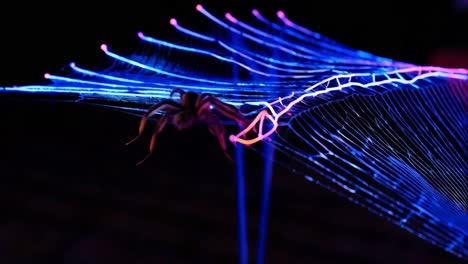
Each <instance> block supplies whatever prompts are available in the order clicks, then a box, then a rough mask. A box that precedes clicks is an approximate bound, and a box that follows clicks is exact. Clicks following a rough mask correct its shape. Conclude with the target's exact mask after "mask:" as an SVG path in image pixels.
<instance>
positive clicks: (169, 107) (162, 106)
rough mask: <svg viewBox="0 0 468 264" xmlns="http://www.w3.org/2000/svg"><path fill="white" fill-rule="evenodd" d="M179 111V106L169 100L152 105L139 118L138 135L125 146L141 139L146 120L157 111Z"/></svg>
mask: <svg viewBox="0 0 468 264" xmlns="http://www.w3.org/2000/svg"><path fill="white" fill-rule="evenodd" d="M180 109H181V106H180V105H179V104H177V103H175V102H173V101H171V100H163V101H161V102H160V103H157V104H155V105H153V106H152V107H150V108H149V109H148V111H147V112H146V113H145V114H144V115H143V117H142V118H141V121H140V127H139V129H138V135H137V136H136V137H135V138H134V139H132V140H130V141H129V142H127V143H126V144H125V145H130V144H132V143H133V142H134V141H135V140H137V139H139V138H140V137H141V135H142V134H143V131H144V130H145V127H146V123H147V122H148V119H149V118H150V117H152V116H153V115H155V114H156V112H157V111H160V110H163V111H168V112H174V111H177V110H180Z"/></svg>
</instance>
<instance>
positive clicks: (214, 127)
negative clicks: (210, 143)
mask: <svg viewBox="0 0 468 264" xmlns="http://www.w3.org/2000/svg"><path fill="white" fill-rule="evenodd" d="M204 119H205V121H206V122H207V124H208V130H209V131H210V133H211V134H212V135H213V136H215V137H217V138H218V142H219V145H220V146H221V149H222V150H223V152H224V155H225V156H226V158H228V159H229V160H230V161H233V159H232V157H231V155H229V153H228V151H227V146H226V140H225V139H224V134H225V130H224V126H223V125H222V124H221V123H220V122H219V120H218V119H217V118H214V117H208V118H204Z"/></svg>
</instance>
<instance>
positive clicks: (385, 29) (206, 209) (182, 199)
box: [0, 0, 468, 263]
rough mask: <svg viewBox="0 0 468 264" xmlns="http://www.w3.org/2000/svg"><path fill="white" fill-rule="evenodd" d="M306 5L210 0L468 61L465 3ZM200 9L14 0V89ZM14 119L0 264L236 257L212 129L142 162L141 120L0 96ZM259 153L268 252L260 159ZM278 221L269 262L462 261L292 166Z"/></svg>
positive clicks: (395, 53) (4, 26) (252, 196)
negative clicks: (138, 164)
mask: <svg viewBox="0 0 468 264" xmlns="http://www.w3.org/2000/svg"><path fill="white" fill-rule="evenodd" d="M305 2H306V1H222V2H221V1H201V3H203V4H204V6H205V8H207V9H208V10H209V11H212V12H213V13H217V14H223V12H225V11H230V12H231V13H232V14H233V15H237V17H240V18H243V17H247V18H248V17H249V12H250V10H251V8H258V9H259V10H260V11H261V12H262V14H264V15H266V16H268V17H271V18H273V17H274V14H275V12H276V11H277V10H278V9H282V10H284V11H285V13H286V15H287V16H288V17H289V18H290V19H292V20H293V21H295V22H297V23H299V24H301V25H303V26H306V27H308V28H310V29H312V30H315V31H317V32H319V33H321V34H323V35H326V36H328V37H331V38H334V39H335V40H338V41H340V42H342V43H345V44H348V45H351V46H353V47H356V48H359V49H362V50H366V51H369V52H372V53H374V54H377V55H381V56H385V57H390V58H394V59H397V60H402V61H407V62H412V63H416V64H431V63H436V64H438V65H441V66H453V67H461V66H465V67H468V66H467V61H466V48H467V47H468V42H467V35H468V34H466V32H467V26H466V25H468V21H467V12H466V8H465V9H463V8H462V6H459V7H458V8H457V7H456V6H455V2H450V1H438V2H437V1H435V3H427V2H425V3H424V5H422V4H423V2H421V3H419V4H418V3H417V2H411V3H409V1H374V2H373V3H370V4H368V3H367V4H365V3H360V2H353V1H344V3H341V2H338V1H322V2H320V3H319V4H314V2H318V1H311V3H307V5H308V6H306V4H305ZM196 3H198V2H194V1H181V0H177V1H169V2H156V1H155V4H150V3H138V2H136V1H135V2H133V1H132V2H126V3H122V4H118V3H109V4H107V5H104V6H98V5H97V4H96V3H93V4H88V3H84V2H78V1H75V2H71V1H70V2H63V3H59V4H51V3H45V2H41V3H40V4H38V5H37V6H34V5H31V4H29V3H21V2H15V3H14V4H13V5H12V6H9V7H2V9H1V12H2V16H0V23H1V26H0V29H1V31H2V32H1V39H2V42H1V43H2V44H1V45H2V49H1V50H0V56H1V57H0V59H1V65H2V72H1V73H0V86H9V85H22V84H35V83H40V82H42V76H43V74H44V73H45V72H51V73H53V72H55V71H57V70H59V69H60V68H61V67H63V66H65V65H67V64H68V63H69V62H70V61H75V62H77V63H79V65H82V66H88V67H90V68H93V67H94V66H95V65H96V66H97V65H99V64H100V63H101V62H102V61H103V60H104V55H103V54H102V52H101V51H100V50H99V45H100V44H102V43H106V44H109V45H110V46H111V47H118V48H122V49H128V50H131V49H132V48H133V47H134V46H135V45H136V44H137V43H138V41H137V37H136V33H137V32H138V31H143V32H145V33H147V34H150V35H154V36H156V37H161V38H164V37H170V34H171V32H173V31H172V28H171V27H170V26H169V24H168V21H169V19H170V18H172V17H175V18H177V19H178V20H179V22H180V23H182V22H184V21H187V22H186V23H185V24H189V23H193V25H195V26H199V25H200V26H201V25H202V24H203V23H205V22H202V21H201V19H200V18H201V17H202V16H201V15H199V14H197V12H196V11H195V4H196ZM220 3H223V4H220ZM441 54H442V55H441ZM443 54H452V55H450V56H445V55H443ZM453 54H455V55H453ZM463 56H465V57H463ZM0 116H1V121H2V126H1V128H2V129H1V131H0V140H1V143H0V175H1V177H0V188H1V190H0V196H1V197H0V210H1V211H0V212H1V217H0V263H236V261H237V240H236V239H237V233H236V211H235V202H236V201H235V167H234V165H233V164H232V163H229V162H228V161H226V160H225V159H224V156H223V155H222V153H221V151H220V149H219V147H218V145H217V142H216V140H215V139H213V138H212V137H210V136H209V135H208V133H207V132H206V130H205V129H204V128H203V127H197V128H195V129H193V130H191V131H189V132H176V131H174V130H171V129H168V130H167V131H166V132H165V133H163V134H162V135H161V137H160V140H159V143H158V146H157V152H156V154H155V155H154V157H153V158H152V159H151V160H150V161H148V162H147V163H145V164H144V165H143V166H141V167H135V166H134V164H135V162H137V161H138V160H139V159H140V158H142V157H143V156H144V155H145V152H146V144H147V141H141V142H138V143H136V144H135V145H133V146H130V147H127V148H125V147H124V146H123V144H124V143H125V142H126V141H127V140H128V139H130V138H131V137H132V136H134V135H135V133H136V129H137V125H138V117H133V116H130V115H126V114H123V113H119V112H115V111H112V110H109V109H105V108H101V107H93V106H87V105H81V104H71V103H58V102H40V101H32V100H30V98H26V97H18V96H15V97H12V96H6V95H2V94H0ZM246 154H247V164H246V166H247V172H246V173H247V178H248V185H247V190H248V193H249V194H248V202H249V221H250V226H249V231H250V233H249V236H250V238H251V248H250V251H251V253H255V252H254V249H255V247H254V246H253V241H255V236H256V224H257V222H258V221H257V218H258V213H257V212H258V210H259V208H258V207H259V206H258V204H259V202H258V201H259V193H260V184H259V182H260V177H261V175H262V171H261V164H262V163H261V162H262V161H261V159H259V157H258V156H257V155H256V154H255V153H252V151H249V150H247V153H246ZM270 217H271V220H270V223H269V234H268V238H269V240H268V252H267V261H266V263H344V262H351V261H355V262H356V263H460V262H461V260H460V259H457V258H455V257H453V256H452V255H450V254H448V253H446V252H444V251H443V250H441V249H439V248H436V247H433V246H431V245H430V244H429V243H427V242H425V241H423V240H420V239H418V238H417V237H416V236H415V235H412V234H409V233H407V232H406V231H404V230H401V229H399V228H397V227H396V226H395V225H393V224H391V223H389V222H387V221H386V220H384V219H382V218H379V217H377V216H375V215H373V214H371V213H369V212H368V211H367V210H366V209H363V208H359V207H357V206H355V205H353V204H350V203H349V202H348V201H346V200H345V199H343V198H340V197H339V196H337V195H335V194H333V193H330V192H328V191H326V190H323V189H321V188H319V187H317V186H314V185H310V184H307V183H304V181H303V180H302V179H301V177H297V176H295V175H290V174H289V173H288V171H287V170H285V169H283V168H279V167H278V168H275V175H274V179H273V190H272V200H271V215H270Z"/></svg>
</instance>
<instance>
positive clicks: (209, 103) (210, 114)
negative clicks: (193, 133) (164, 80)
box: [127, 88, 247, 165]
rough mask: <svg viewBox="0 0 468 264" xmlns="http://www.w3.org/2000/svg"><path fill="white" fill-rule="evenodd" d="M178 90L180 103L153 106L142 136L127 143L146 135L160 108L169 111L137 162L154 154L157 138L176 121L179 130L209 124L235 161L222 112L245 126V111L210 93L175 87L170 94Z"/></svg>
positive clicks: (158, 124) (142, 124)
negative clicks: (227, 146)
mask: <svg viewBox="0 0 468 264" xmlns="http://www.w3.org/2000/svg"><path fill="white" fill-rule="evenodd" d="M175 93H179V94H180V103H176V102H174V101H172V100H169V99H167V100H163V101H161V102H159V103H157V104H155V105H153V106H152V107H150V108H149V109H148V111H147V112H146V113H145V114H144V115H143V117H142V119H141V121H140V128H139V132H138V135H137V136H136V137H135V138H134V139H133V140H131V141H130V142H128V143H127V145H129V144H131V143H132V142H134V141H135V140H137V139H138V138H139V137H140V136H141V135H142V133H143V131H144V129H145V126H146V123H147V122H148V119H149V118H150V117H151V116H153V115H155V114H156V113H157V112H158V111H163V112H164V113H165V114H164V115H163V116H162V117H161V119H160V120H159V122H158V123H157V125H156V127H155V129H154V132H153V135H152V137H151V142H150V146H149V153H148V155H146V157H145V158H144V159H143V160H142V161H140V162H138V163H137V165H139V164H141V163H143V162H144V161H145V160H146V159H147V158H149V157H150V156H151V155H152V154H153V151H154V145H155V142H156V137H157V136H158V134H159V133H160V132H161V131H162V130H163V129H164V128H165V127H166V125H167V123H168V122H170V121H172V124H173V125H174V126H175V127H176V129H178V130H184V129H189V128H191V127H192V126H193V125H194V124H195V123H197V122H203V123H205V124H206V125H207V126H208V130H209V131H210V133H211V134H213V135H214V136H216V137H217V138H218V141H219V144H220V145H221V149H222V150H223V151H224V154H225V155H226V157H227V158H228V159H230V160H232V158H231V156H230V155H229V153H228V152H227V149H226V141H225V139H224V133H225V130H224V126H223V124H222V123H221V120H220V119H219V116H218V114H222V115H224V116H225V117H227V118H229V119H232V120H234V121H236V122H237V124H238V125H242V126H245V125H247V122H246V121H245V120H244V119H243V118H242V116H243V114H242V113H241V112H240V111H239V110H238V109H237V108H236V107H235V106H232V105H229V104H226V103H223V102H222V101H220V100H219V99H217V98H216V97H215V96H213V95H212V94H209V93H201V94H197V93H195V92H190V91H189V92H185V91H183V90H182V89H179V88H175V89H174V90H172V92H171V94H170V96H171V97H172V96H173V95H174V94H175Z"/></svg>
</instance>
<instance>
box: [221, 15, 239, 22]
mask: <svg viewBox="0 0 468 264" xmlns="http://www.w3.org/2000/svg"><path fill="white" fill-rule="evenodd" d="M224 16H225V17H226V18H227V19H228V20H229V21H231V22H232V23H237V19H236V18H235V17H233V16H232V15H231V13H226V14H225V15H224Z"/></svg>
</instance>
